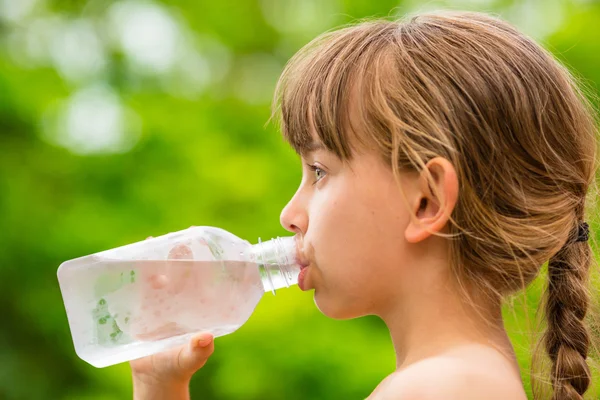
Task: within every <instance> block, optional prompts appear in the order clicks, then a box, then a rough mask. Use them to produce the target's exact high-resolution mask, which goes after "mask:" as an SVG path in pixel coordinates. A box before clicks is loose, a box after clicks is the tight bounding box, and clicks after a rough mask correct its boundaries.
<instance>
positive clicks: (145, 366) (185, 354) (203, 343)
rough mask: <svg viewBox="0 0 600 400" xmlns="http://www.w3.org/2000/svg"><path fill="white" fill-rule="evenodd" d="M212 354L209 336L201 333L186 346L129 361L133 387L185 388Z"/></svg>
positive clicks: (213, 346) (212, 349)
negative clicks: (173, 386)
mask: <svg viewBox="0 0 600 400" xmlns="http://www.w3.org/2000/svg"><path fill="white" fill-rule="evenodd" d="M214 350H215V345H214V338H213V336H212V335H211V334H210V333H207V332H202V333H198V334H196V335H194V336H193V337H192V339H191V340H190V342H189V343H188V344H185V345H182V346H180V347H176V348H173V349H170V350H167V351H164V352H162V353H157V354H153V355H151V356H148V357H144V358H140V359H137V360H133V361H130V363H129V364H130V365H131V372H132V374H133V379H134V384H140V385H145V386H161V385H177V384H184V385H187V384H188V383H189V380H190V379H191V377H192V375H194V373H195V372H196V371H198V370H199V369H200V368H202V367H203V366H204V364H206V361H207V360H208V358H209V357H210V356H211V355H212V353H213V352H214Z"/></svg>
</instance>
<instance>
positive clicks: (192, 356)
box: [130, 237, 214, 388]
mask: <svg viewBox="0 0 600 400" xmlns="http://www.w3.org/2000/svg"><path fill="white" fill-rule="evenodd" d="M150 238H152V237H149V238H148V239H150ZM190 252H191V250H190V249H189V248H188V247H187V246H178V247H176V248H175V249H172V250H171V252H170V254H169V259H187V258H191V254H190ZM151 278H156V279H155V280H156V281H157V282H154V283H155V284H156V285H159V286H163V285H167V284H169V283H171V282H168V278H167V277H166V276H164V275H163V276H160V277H157V276H151ZM160 278H162V279H160ZM163 281H164V282H163ZM156 285H155V286H156ZM159 333H161V332H153V334H154V335H155V336H156V335H158V334H159ZM162 333H164V334H166V333H169V335H167V336H173V334H174V332H162ZM154 339H155V338H154ZM213 351H214V338H213V336H212V334H210V333H208V332H201V333H198V334H196V335H194V336H192V338H191V340H190V342H189V343H188V344H186V345H182V346H180V347H177V348H173V349H169V350H166V351H164V352H162V353H157V354H153V355H151V356H148V357H144V358H140V359H137V360H133V361H131V362H130V366H131V371H132V375H133V380H134V386H136V388H137V387H140V386H144V387H157V386H172V385H181V384H183V385H185V386H187V383H189V380H190V379H191V377H192V375H193V374H194V373H195V372H196V371H198V370H199V369H200V368H202V367H203V366H204V364H205V363H206V361H207V360H208V358H209V357H210V356H211V355H212V353H213Z"/></svg>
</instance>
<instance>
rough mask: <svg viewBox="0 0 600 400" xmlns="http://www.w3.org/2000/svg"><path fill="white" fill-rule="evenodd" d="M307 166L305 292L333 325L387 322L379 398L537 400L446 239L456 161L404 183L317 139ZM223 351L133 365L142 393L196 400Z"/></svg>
mask: <svg viewBox="0 0 600 400" xmlns="http://www.w3.org/2000/svg"><path fill="white" fill-rule="evenodd" d="M302 161H303V178H302V181H301V183H300V187H299V188H298V190H297V192H296V193H295V195H294V196H293V197H292V199H291V200H290V202H289V203H288V204H287V206H286V207H285V208H284V210H283V211H282V213H281V223H282V225H283V226H284V227H285V228H286V229H287V230H289V231H291V232H294V233H298V234H302V235H303V237H304V248H303V253H304V257H305V260H306V261H307V263H309V267H308V270H307V271H306V275H305V282H304V289H305V290H314V301H315V304H316V306H317V307H318V308H319V310H320V311H321V312H322V313H323V314H325V315H327V316H329V317H331V318H336V319H348V318H356V317H360V316H363V315H377V316H379V317H380V318H382V320H383V321H384V322H385V324H386V325H387V327H388V328H389V330H390V334H391V337H392V341H393V344H394V349H395V352H396V358H397V363H396V370H395V371H394V372H393V373H392V374H391V375H389V376H388V377H386V378H385V379H384V380H383V381H382V382H381V384H380V385H378V387H377V388H376V389H375V390H374V392H373V393H372V394H371V395H370V396H369V399H370V400H383V399H425V400H427V399H482V398H486V399H526V396H525V393H524V390H523V386H522V383H521V379H520V374H519V368H518V365H517V362H516V359H515V355H514V351H513V348H512V346H511V344H510V341H509V339H508V337H507V335H506V332H505V330H504V326H503V322H502V317H501V312H500V304H498V303H495V302H491V301H489V300H486V298H484V297H482V298H480V299H476V300H477V304H478V306H479V312H478V313H476V312H473V310H472V309H471V308H470V307H469V305H468V304H465V303H464V300H463V299H464V296H463V294H462V292H461V291H460V290H459V288H458V287H456V284H455V283H454V280H453V279H452V278H453V276H452V271H451V270H450V267H449V252H448V240H447V239H446V238H444V237H440V236H437V235H435V234H436V233H442V234H443V233H445V232H446V229H447V226H448V219H449V216H450V215H451V213H452V210H453V208H454V206H455V204H456V200H457V198H458V195H459V191H458V180H457V176H456V172H455V170H454V167H453V166H452V164H451V163H450V162H449V161H448V160H446V159H444V158H441V157H437V158H434V159H432V160H430V161H429V162H428V164H427V166H426V167H427V170H428V171H429V172H430V173H431V176H432V177H433V179H434V182H433V186H431V189H430V185H428V183H427V180H426V178H425V173H416V172H403V173H401V176H400V179H399V182H397V181H396V180H395V178H394V176H393V174H392V171H391V169H390V167H389V166H387V165H385V164H384V163H383V161H382V160H381V158H380V157H379V156H378V155H377V154H375V153H372V152H369V151H362V152H359V153H356V154H355V155H354V157H353V159H352V161H350V162H342V161H341V160H339V159H338V158H337V157H336V156H335V155H333V154H332V153H330V152H329V151H327V150H325V149H324V148H323V147H322V146H321V145H320V143H318V141H315V144H314V146H313V147H312V149H311V151H309V152H307V153H306V154H303V155H302ZM398 184H399V185H398ZM434 193H437V194H436V195H434ZM196 343H197V342H196ZM211 343H212V341H211ZM212 352H213V345H212V344H211V345H209V346H207V347H202V346H193V345H188V346H187V347H182V348H180V349H175V350H172V351H171V352H169V353H168V354H161V355H155V356H152V357H153V358H152V357H149V358H146V359H141V360H136V361H134V362H132V363H131V366H132V370H133V376H134V393H135V395H136V398H137V399H154V398H161V397H156V394H157V393H167V392H168V393H170V394H169V398H172V399H178V398H179V399H185V398H188V397H186V396H188V394H187V385H188V383H189V379H190V378H191V376H192V375H193V373H194V372H196V370H197V369H199V368H200V367H201V366H202V365H204V362H206V359H207V358H208V357H209V356H210V355H211V354H212ZM178 359H184V360H186V361H185V362H180V363H178V362H176V360H178ZM153 396H155V397H153ZM176 396H180V397H176Z"/></svg>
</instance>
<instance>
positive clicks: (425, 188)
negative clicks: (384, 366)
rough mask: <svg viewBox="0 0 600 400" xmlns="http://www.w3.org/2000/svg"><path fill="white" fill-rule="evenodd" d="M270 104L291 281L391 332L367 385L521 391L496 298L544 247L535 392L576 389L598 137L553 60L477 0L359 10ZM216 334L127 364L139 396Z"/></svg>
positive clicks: (519, 282)
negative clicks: (390, 364) (285, 179)
mask: <svg viewBox="0 0 600 400" xmlns="http://www.w3.org/2000/svg"><path fill="white" fill-rule="evenodd" d="M274 112H275V114H274V115H279V116H280V119H281V128H282V132H283V134H284V136H285V138H286V139H287V140H288V141H289V143H290V144H291V145H292V146H293V147H294V149H296V151H297V152H298V153H299V154H300V156H301V157H302V161H303V166H304V167H303V172H304V174H303V179H302V182H301V183H300V187H299V189H298V191H297V193H296V194H295V195H294V197H293V198H292V199H291V200H290V202H289V204H288V205H287V206H286V207H285V209H284V210H283V212H282V214H281V223H282V225H283V226H284V227H285V228H286V229H288V230H289V231H291V232H295V233H298V234H302V235H303V236H304V243H305V247H304V249H303V250H304V254H305V257H306V261H307V263H308V264H309V266H308V268H307V269H306V271H305V272H303V275H304V278H303V279H302V281H301V282H300V287H301V289H303V290H308V289H314V299H315V303H316V305H317V307H318V308H319V309H320V310H321V312H323V313H324V314H325V315H327V316H329V317H332V318H339V319H342V318H343V319H346V318H355V317H359V316H363V315H377V316H379V317H381V318H382V319H383V321H385V323H386V325H387V327H388V328H389V330H390V333H391V336H392V340H393V343H394V348H395V352H396V356H397V368H396V371H395V372H394V373H392V374H391V375H390V376H388V377H387V378H386V379H385V380H384V381H383V382H382V383H381V384H380V385H379V386H378V387H377V388H376V389H375V390H374V392H373V393H372V394H371V396H370V397H369V398H370V399H373V400H374V399H425V400H426V399H498V400H500V399H502V400H504V399H525V398H526V395H525V392H524V389H523V385H522V382H521V379H520V374H519V368H518V365H517V362H516V358H515V353H514V351H513V348H512V346H511V343H510V342H509V339H508V337H507V334H506V331H505V329H504V326H503V321H502V315H501V305H502V299H503V298H504V297H506V296H507V295H510V294H512V293H514V292H516V291H518V290H519V289H522V288H524V287H526V286H527V285H528V284H529V283H530V282H531V281H532V280H533V279H534V278H535V277H536V276H537V274H538V273H539V272H540V269H541V267H542V265H543V264H544V263H545V262H546V261H548V288H547V292H546V297H545V300H544V301H545V302H544V312H545V316H546V319H547V329H546V332H545V334H544V337H543V340H542V346H543V349H545V352H546V355H547V356H548V358H549V362H550V363H551V367H550V369H549V373H550V378H551V379H550V381H551V383H552V385H551V388H550V391H544V390H540V389H538V390H536V391H535V397H536V398H552V399H554V400H575V399H582V396H583V394H584V393H585V392H586V390H587V389H588V386H589V385H590V380H591V373H590V369H589V366H588V364H587V357H588V350H589V349H590V342H591V338H590V332H589V330H588V328H587V327H586V324H585V322H584V317H585V316H586V312H587V311H588V303H589V300H590V297H589V293H588V270H589V268H590V264H591V254H592V253H591V250H590V246H589V244H588V243H587V235H588V231H587V229H588V228H587V224H586V223H585V222H584V221H585V206H586V194H587V193H588V191H590V190H591V186H592V184H593V182H594V174H595V169H596V151H597V143H596V141H595V125H594V119H593V117H592V113H591V108H590V106H589V104H588V103H587V102H586V100H585V98H584V97H583V95H582V94H581V92H580V91H578V90H577V88H576V86H575V84H574V82H573V78H572V77H571V76H570V75H569V73H568V72H567V70H566V69H565V68H564V67H563V66H561V65H560V64H559V63H558V62H556V61H555V60H554V59H553V58H552V56H551V55H550V54H549V53H547V52H546V51H544V50H543V49H542V48H541V47H540V46H538V45H536V44H535V43H534V42H533V41H532V40H530V39H528V38H527V37H525V36H524V35H522V34H521V33H519V32H518V31H516V30H515V29H514V28H513V27H511V26H510V25H508V24H507V23H505V22H503V21H500V20H498V19H495V18H493V17H490V16H486V15H482V14H478V13H444V14H429V15H420V16H417V17H413V18H411V19H410V20H407V21H402V22H399V21H393V22H391V21H387V20H375V21H363V22H362V23H359V24H356V25H352V26H348V27H345V28H343V29H339V30H335V31H332V32H328V33H326V34H324V35H322V36H320V37H318V38H317V39H315V40H314V41H312V42H311V43H309V44H308V45H307V46H305V47H304V48H303V49H302V50H301V51H300V52H299V53H298V54H296V55H295V56H294V57H293V58H292V59H291V60H290V62H289V63H288V65H287V66H286V68H285V70H284V72H283V75H282V77H281V79H280V81H279V83H278V86H277V89H276V101H275V107H274ZM213 348H214V347H213V341H212V337H211V336H210V335H208V334H204V335H203V334H200V335H198V336H196V337H195V338H194V339H193V340H192V343H191V344H190V345H189V346H186V347H182V348H180V349H177V350H174V351H171V352H167V353H163V354H160V355H156V356H152V357H148V358H145V359H141V360H136V361H133V362H132V363H131V366H132V370H133V377H134V391H135V396H136V398H138V399H159V398H160V399H162V398H165V399H167V398H168V399H185V398H188V393H187V392H188V389H187V385H188V382H189V379H190V378H191V376H192V374H193V373H194V372H195V371H196V370H197V369H199V368H200V367H201V366H202V365H204V363H205V362H206V359H207V358H208V357H209V356H210V355H211V354H212V352H213ZM542 389H543V387H542Z"/></svg>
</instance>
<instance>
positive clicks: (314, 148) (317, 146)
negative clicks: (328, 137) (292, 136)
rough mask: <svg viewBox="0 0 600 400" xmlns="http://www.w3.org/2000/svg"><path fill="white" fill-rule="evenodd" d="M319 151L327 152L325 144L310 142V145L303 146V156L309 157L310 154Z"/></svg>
mask: <svg viewBox="0 0 600 400" xmlns="http://www.w3.org/2000/svg"><path fill="white" fill-rule="evenodd" d="M317 150H326V148H325V145H323V143H321V142H317V141H313V142H310V143H309V144H308V145H306V146H303V148H302V155H308V154H310V153H314V152H315V151H317Z"/></svg>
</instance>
